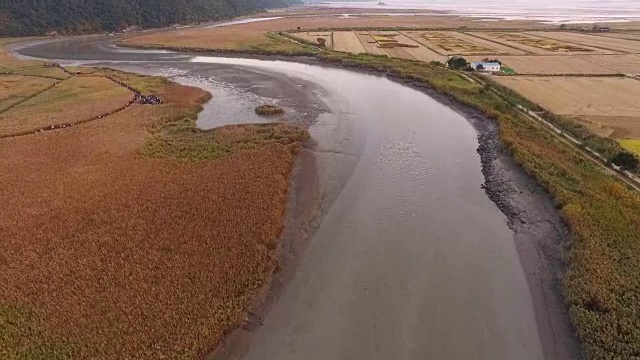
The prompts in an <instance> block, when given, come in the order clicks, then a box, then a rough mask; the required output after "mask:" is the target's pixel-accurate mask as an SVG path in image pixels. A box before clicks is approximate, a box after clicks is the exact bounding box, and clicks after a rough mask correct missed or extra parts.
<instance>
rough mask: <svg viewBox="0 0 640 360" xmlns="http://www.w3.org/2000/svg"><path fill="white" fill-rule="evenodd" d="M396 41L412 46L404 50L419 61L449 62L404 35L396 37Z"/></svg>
mask: <svg viewBox="0 0 640 360" xmlns="http://www.w3.org/2000/svg"><path fill="white" fill-rule="evenodd" d="M396 39H397V40H398V41H399V42H401V43H403V44H409V45H412V46H413V47H407V48H403V50H404V51H406V52H407V53H408V54H409V55H411V56H413V57H414V58H415V59H417V60H420V61H424V62H429V61H440V62H445V61H446V60H447V58H446V57H445V56H442V55H440V54H438V53H436V52H435V51H432V50H430V49H428V48H426V47H424V45H422V44H420V43H418V42H417V41H415V40H413V39H412V38H410V37H409V36H407V35H406V34H404V33H400V34H399V35H398V36H396Z"/></svg>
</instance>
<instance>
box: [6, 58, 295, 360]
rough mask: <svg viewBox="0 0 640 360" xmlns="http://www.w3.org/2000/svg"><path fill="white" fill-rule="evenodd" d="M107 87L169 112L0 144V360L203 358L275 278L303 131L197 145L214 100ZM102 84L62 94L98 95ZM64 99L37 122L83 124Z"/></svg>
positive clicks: (50, 104) (274, 128)
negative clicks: (199, 121)
mask: <svg viewBox="0 0 640 360" xmlns="http://www.w3.org/2000/svg"><path fill="white" fill-rule="evenodd" d="M86 71H88V70H86ZM94 71H95V70H94ZM108 72H109V74H110V75H112V76H113V75H116V74H117V76H118V77H119V78H121V79H127V80H130V81H131V83H132V84H136V87H137V88H145V89H146V90H148V91H150V92H152V93H155V94H157V95H158V96H160V97H161V98H162V99H163V100H164V101H165V102H164V104H162V105H157V106H143V105H138V104H134V105H132V106H131V107H129V108H127V109H126V110H124V111H122V112H119V113H117V114H115V115H113V116H109V117H107V118H105V119H102V120H101V121H95V122H90V123H86V124H83V125H80V126H75V127H72V128H67V129H62V130H59V131H52V132H45V133H42V134H38V135H28V136H21V137H17V138H12V139H0V183H2V184H3V186H2V189H1V190H0V202H1V203H2V204H4V205H3V211H2V212H0V254H2V263H3V264H4V265H3V271H2V272H0V358H2V359H25V354H28V356H29V357H26V358H28V359H31V358H33V359H54V358H55V359H62V358H74V359H88V358H100V359H122V358H127V359H159V358H181V359H184V358H189V359H191V358H198V357H199V356H201V355H202V354H203V353H204V352H205V351H206V350H208V349H210V348H211V347H212V346H213V345H215V344H216V343H217V342H218V341H220V339H221V338H222V337H223V335H224V331H225V330H226V329H227V328H229V327H230V326H233V325H234V324H236V323H237V321H239V320H240V317H241V315H242V312H243V311H244V309H245V308H246V307H247V306H248V305H249V303H250V302H251V300H252V298H253V297H254V295H255V293H256V290H257V289H258V288H259V287H260V286H262V285H263V284H266V283H267V282H268V281H269V279H270V276H271V274H272V272H273V271H274V270H275V268H276V261H275V260H274V254H273V249H274V248H275V247H276V241H277V239H278V236H279V233H280V230H281V227H282V217H283V212H284V203H285V199H286V197H287V191H288V178H289V176H290V172H291V168H292V165H293V159H294V154H295V151H296V149H297V146H296V145H293V144H294V143H295V142H297V141H301V140H304V139H306V137H307V136H308V134H307V133H306V131H304V130H301V129H298V128H296V127H293V126H289V125H285V124H259V125H246V126H245V125H243V126H229V127H224V128H219V129H216V130H213V131H199V130H195V129H194V127H193V126H194V123H195V117H196V114H197V112H198V111H199V107H200V104H201V103H202V102H203V101H204V100H206V99H207V98H208V97H207V94H206V93H204V92H203V91H201V90H199V89H194V88H188V87H183V86H178V85H175V84H170V83H168V82H166V81H165V80H162V79H157V78H145V77H140V76H136V75H130V74H123V73H118V72H115V71H108ZM74 81H77V83H74ZM95 81H96V79H94V78H72V79H70V80H67V81H65V82H64V83H63V84H65V86H67V87H69V86H71V85H73V84H75V85H76V86H77V87H82V86H84V85H91V86H93V88H95V87H102V85H104V84H100V83H99V82H98V84H96V82H95ZM105 87H106V86H105ZM108 91H109V89H105V92H101V93H100V96H99V97H98V99H93V100H97V101H98V102H100V103H106V102H108V101H107V99H106V98H105V97H106V95H107V93H108ZM85 92H86V91H85ZM67 95H68V96H75V97H78V96H81V94H75V93H73V92H72V91H71V90H69V91H68V92H67ZM94 96H95V95H94ZM111 96H115V97H118V94H115V95H113V94H112V95H111ZM65 99H66V98H65V97H62V96H58V97H57V98H54V97H50V98H47V99H46V101H44V100H45V99H43V100H42V101H40V102H39V103H37V104H31V106H32V109H31V110H32V111H33V112H35V113H44V111H43V110H40V108H39V106H42V107H44V108H50V109H54V110H56V111H57V110H60V111H59V112H58V113H57V116H59V117H63V116H66V117H75V116H76V113H78V112H80V111H82V110H81V109H80V108H79V107H78V106H76V105H74V104H72V103H69V104H67V105H68V106H66V107H62V106H60V105H58V103H60V102H62V101H65ZM84 100H85V101H83V104H84V105H85V106H87V104H89V103H88V102H86V101H88V100H89V99H88V98H87V99H84ZM65 109H66V110H67V111H68V112H66V113H64V112H63V111H62V110H65ZM150 131H151V132H150ZM141 153H142V154H148V155H153V156H152V157H149V156H141ZM205 159H209V161H204V160H205ZM213 159H216V160H213ZM176 160H180V161H179V162H177V161H176ZM194 160H199V161H194ZM212 160H213V161H212ZM133 169H135V171H132V170H133ZM239 214H240V215H241V216H240V215H239Z"/></svg>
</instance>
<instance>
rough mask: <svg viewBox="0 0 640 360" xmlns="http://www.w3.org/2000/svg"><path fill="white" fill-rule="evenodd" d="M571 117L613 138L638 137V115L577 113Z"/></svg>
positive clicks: (639, 130) (639, 120) (639, 128)
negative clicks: (577, 114)
mask: <svg viewBox="0 0 640 360" xmlns="http://www.w3.org/2000/svg"><path fill="white" fill-rule="evenodd" d="M573 118H574V119H575V120H576V121H578V122H581V123H583V124H585V125H586V126H587V127H588V128H589V129H590V130H591V131H593V132H594V133H596V134H598V135H600V136H606V137H610V138H613V139H629V138H640V116H599V115H579V116H574V117H573Z"/></svg>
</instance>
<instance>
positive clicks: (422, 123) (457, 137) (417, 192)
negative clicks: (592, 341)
mask: <svg viewBox="0 0 640 360" xmlns="http://www.w3.org/2000/svg"><path fill="white" fill-rule="evenodd" d="M104 41H105V40H104V38H100V37H93V38H85V39H81V40H74V39H72V40H65V41H59V42H54V43H44V44H42V43H41V44H39V45H36V46H31V47H23V48H22V49H19V50H17V51H18V52H19V53H20V54H22V55H25V56H32V57H40V58H53V59H56V60H58V61H61V60H64V61H62V62H63V63H64V62H67V63H73V64H87V63H99V64H100V65H101V66H110V67H115V68H120V69H125V70H133V71H137V72H140V73H146V74H157V75H165V76H171V77H173V78H174V79H175V80H177V81H179V82H182V83H185V84H192V85H196V86H201V87H204V88H205V89H209V90H211V91H212V92H214V94H216V92H220V93H219V94H218V95H219V96H230V97H229V98H228V99H229V100H228V101H224V102H218V103H215V102H214V103H213V104H215V106H212V105H211V104H209V105H208V107H207V108H206V109H205V111H204V112H203V115H201V118H200V120H199V125H200V126H202V127H205V128H206V127H212V126H218V125H222V124H224V123H227V122H228V119H234V120H236V119H240V121H238V122H241V121H242V119H245V120H246V119H249V121H252V120H251V118H250V117H248V115H247V114H246V109H247V108H251V107H252V106H255V103H256V102H258V101H264V100H270V101H272V102H277V103H279V104H281V105H283V106H285V107H286V108H288V109H289V110H290V112H291V113H292V114H293V115H292V116H290V117H289V118H288V119H287V120H288V121H295V122H299V123H305V122H308V121H309V119H311V120H313V121H312V122H311V124H310V125H311V126H310V132H311V134H312V137H313V139H314V140H315V143H316V144H315V145H314V146H313V148H312V149H311V150H310V153H311V156H312V157H313V163H314V166H315V174H317V179H315V180H314V181H315V182H316V183H317V189H316V190H315V195H314V196H315V197H317V198H318V199H319V205H318V206H319V207H320V208H321V210H319V211H320V212H321V213H322V214H323V216H322V219H321V222H320V223H319V224H318V226H317V229H315V232H314V233H313V236H312V239H311V240H310V241H309V244H308V246H307V247H306V248H305V249H304V251H302V253H301V254H300V259H299V261H298V265H297V268H296V269H295V271H294V272H293V275H292V276H291V279H290V282H289V283H288V285H287V286H286V287H285V288H284V289H283V290H282V292H281V293H280V294H279V296H278V298H277V300H276V301H275V302H274V303H273V304H271V306H270V309H269V311H268V312H267V313H266V316H265V318H264V320H263V326H260V327H258V328H257V329H256V330H255V333H254V334H253V336H252V339H251V341H250V342H249V343H248V345H247V346H246V347H244V346H243V347H242V348H241V349H240V350H238V349H235V350H234V351H232V352H231V353H227V354H226V357H229V358H240V357H243V358H245V359H279V360H286V359H308V360H312V359H488V360H489V359H491V360H499V359H505V360H507V359H519V360H527V359H532V360H533V359H545V358H546V359H560V358H569V357H568V356H566V355H567V354H569V352H570V351H569V352H567V351H568V350H566V349H565V350H562V349H561V348H562V347H563V345H558V342H559V340H558V337H560V338H562V336H563V335H562V334H560V335H558V333H557V332H558V331H559V330H558V329H560V331H568V330H567V324H566V323H565V322H564V321H565V320H566V319H561V320H559V321H558V320H557V319H549V317H552V316H553V314H551V315H550V314H549V313H547V312H546V311H547V310H548V309H545V308H548V307H553V306H554V305H553V304H556V303H553V304H551V305H549V304H548V303H545V302H542V303H541V304H535V303H534V301H533V299H534V298H535V297H538V298H544V297H545V294H544V290H540V289H539V288H538V286H540V284H536V283H535V282H536V281H537V280H536V278H532V277H531V276H530V274H531V273H533V272H534V271H535V267H536V266H537V265H536V264H535V261H534V262H533V263H531V264H528V263H527V262H526V261H525V264H524V265H525V269H528V270H527V275H525V270H524V269H523V264H522V263H521V261H520V256H519V253H518V251H517V250H518V249H525V250H524V251H528V250H527V249H529V250H531V249H533V248H532V246H533V245H531V244H524V245H520V246H519V247H518V249H517V248H516V245H517V244H518V242H519V241H520V242H522V241H530V240H531V239H535V236H533V237H527V235H526V234H524V235H523V233H522V232H519V233H514V231H513V230H512V229H511V228H510V227H509V226H508V221H507V218H506V217H505V215H504V214H503V213H502V212H501V211H500V210H499V209H498V207H497V206H496V205H495V204H494V203H493V202H491V201H490V200H489V198H488V197H487V195H486V193H485V191H484V190H483V183H484V182H485V178H484V176H483V171H482V170H483V168H482V164H481V161H480V156H479V154H478V152H477V151H476V150H477V148H478V140H477V133H476V131H475V130H474V128H473V127H472V126H471V125H470V124H469V122H468V121H467V120H466V119H465V118H464V117H463V116H462V115H461V114H460V113H458V112H456V111H454V110H452V109H451V108H449V107H447V106H445V105H443V104H441V103H439V102H437V101H436V100H434V99H433V98H431V97H429V96H427V95H426V94H424V93H422V92H419V91H417V90H414V89H412V88H409V87H406V86H403V85H400V84H398V83H395V82H393V81H390V80H388V79H386V78H383V77H377V76H372V75H366V74H361V73H355V72H351V71H346V70H342V69H335V68H326V67H321V66H317V65H309V64H301V63H291V62H284V61H263V60H256V59H236V58H220V57H207V56H196V57H194V56H190V55H186V54H178V53H171V52H149V51H136V50H130V51H126V52H122V51H111V50H113V48H112V47H110V46H109V45H108V43H106V42H104ZM225 87H226V88H227V89H229V90H228V91H227V90H225ZM234 96H235V98H234ZM214 101H215V100H214ZM225 103H229V104H228V105H231V104H235V106H236V107H235V108H234V107H233V106H230V107H224V108H222V109H220V107H221V106H225V105H224V104H225ZM238 104H241V105H238ZM242 104H244V105H242ZM221 110H222V111H221ZM226 110H228V111H226ZM223 115H226V119H221V118H222V117H224V116H223ZM512 175H513V174H512ZM514 176H516V177H517V176H521V174H520V173H518V174H515V175H514ZM523 181H524V183H522V184H525V185H521V186H523V187H524V188H523V189H519V190H518V191H521V192H522V190H527V191H530V192H531V194H533V195H529V196H530V197H531V198H532V199H534V198H535V199H534V200H531V201H538V202H539V203H541V204H543V205H541V206H542V207H543V208H542V210H540V208H537V209H538V210H536V211H533V215H532V216H533V217H537V218H536V219H535V220H536V221H542V222H548V223H550V224H551V226H550V227H551V229H547V230H548V233H549V234H552V235H553V236H557V237H560V236H561V235H559V234H560V233H561V230H559V228H560V227H561V225H559V220H558V219H557V216H556V215H554V214H553V212H552V205H551V204H549V203H548V201H547V200H546V198H544V199H542V200H541V195H537V193H535V192H536V191H539V189H534V188H533V185H531V183H527V182H526V180H523ZM514 186H518V185H517V184H514ZM528 187H530V188H528ZM516 192H517V191H516ZM522 201H527V200H526V199H525V200H522ZM524 206H526V205H524ZM545 206H546V207H548V209H544V207H545ZM523 218H526V216H524V217H523ZM527 229H528V231H530V232H532V233H536V232H537V230H536V228H535V224H531V227H529V228H527ZM545 231H546V230H545ZM540 234H541V235H539V236H547V235H548V234H547V233H544V232H542V233H540ZM531 251H533V252H534V253H535V252H536V250H535V249H533V250H531ZM521 253H522V251H521ZM530 255H531V254H530ZM531 256H533V257H535V256H539V254H533V255H531ZM531 267H533V268H531ZM528 284H530V285H531V286H532V288H531V290H530V287H529V285H528ZM540 291H542V293H541V294H538V292H540ZM532 292H533V293H534V295H535V296H534V297H532ZM556 306H557V304H556ZM534 308H535V311H534ZM556 310H557V309H556ZM554 332H555V333H556V334H555V335H554V334H553V333H554ZM549 333H551V335H549ZM541 338H542V341H541ZM561 341H564V340H560V342H561ZM543 344H545V346H543ZM564 346H567V345H566V344H565V345H564ZM568 347H571V346H568ZM558 349H561V350H558Z"/></svg>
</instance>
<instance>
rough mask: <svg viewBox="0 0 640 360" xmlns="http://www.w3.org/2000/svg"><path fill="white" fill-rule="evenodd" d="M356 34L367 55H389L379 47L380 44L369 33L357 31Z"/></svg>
mask: <svg viewBox="0 0 640 360" xmlns="http://www.w3.org/2000/svg"><path fill="white" fill-rule="evenodd" d="M355 34H356V36H357V37H358V40H360V43H361V44H362V47H364V50H365V52H366V53H367V54H374V55H388V53H387V52H386V51H385V50H384V49H381V48H379V47H378V42H377V41H376V40H375V39H374V38H373V36H371V35H369V33H368V32H366V31H355Z"/></svg>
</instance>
